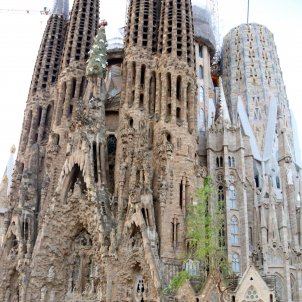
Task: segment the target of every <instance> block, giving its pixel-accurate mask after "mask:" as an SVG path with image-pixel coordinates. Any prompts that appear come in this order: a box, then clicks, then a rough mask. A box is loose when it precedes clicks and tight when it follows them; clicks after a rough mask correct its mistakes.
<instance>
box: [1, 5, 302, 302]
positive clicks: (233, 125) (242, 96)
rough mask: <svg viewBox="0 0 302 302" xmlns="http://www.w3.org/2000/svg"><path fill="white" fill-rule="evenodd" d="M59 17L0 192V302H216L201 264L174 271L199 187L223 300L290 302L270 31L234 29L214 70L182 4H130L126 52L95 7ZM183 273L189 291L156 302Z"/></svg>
mask: <svg viewBox="0 0 302 302" xmlns="http://www.w3.org/2000/svg"><path fill="white" fill-rule="evenodd" d="M68 17H69V11H68V1H67V0H66V1H65V0H62V1H59V0H57V1H55V4H54V8H53V10H52V13H51V16H50V18H49V21H48V24H47V27H46V31H45V34H44V36H43V40H42V43H41V47H40V50H39V54H38V58H37V63H36V66H35V70H34V75H33V80H32V83H31V87H30V92H29V97H28V102H27V106H26V109H25V117H24V124H23V131H22V135H21V140H20V148H19V152H18V158H17V163H16V166H15V170H14V173H13V177H12V186H11V192H10V195H9V197H8V198H7V197H6V195H7V191H6V189H7V184H6V182H5V180H4V182H3V184H2V186H1V187H0V188H1V192H0V199H1V200H0V201H1V202H2V204H3V205H4V204H5V207H6V208H8V209H7V210H5V213H2V212H3V211H2V208H1V213H0V219H2V220H0V236H2V235H3V245H2V246H1V249H0V255H1V262H0V280H1V282H0V300H1V301H5V302H15V301H19V302H30V301H40V302H56V301H106V302H113V301H116V302H117V301H128V302H130V301H131V302H132V301H135V302H142V301H149V302H155V301H190V302H191V301H196V302H198V301H213V302H216V301H220V300H219V291H218V290H217V286H216V285H215V283H213V275H211V274H209V275H208V274H205V272H204V271H201V270H202V269H204V267H205V265H203V263H199V262H198V261H195V260H194V259H193V260H194V261H193V260H192V259H189V260H186V262H185V263H184V261H183V257H184V255H185V254H186V252H187V249H188V248H190V240H189V239H188V238H186V216H187V210H188V206H189V205H190V204H191V203H194V202H195V201H196V200H195V195H196V194H195V192H196V190H197V189H198V188H199V187H201V186H202V185H203V183H204V179H205V177H206V176H210V177H211V178H212V180H213V183H214V184H215V186H216V189H217V197H218V201H219V202H221V204H223V209H224V214H225V215H224V219H225V220H224V224H222V225H221V233H220V237H219V243H220V248H221V249H223V251H225V253H226V254H227V255H228V260H229V263H230V269H231V271H232V274H233V275H232V276H233V279H234V280H235V281H234V282H233V283H232V284H231V285H232V286H230V287H228V288H227V290H226V291H224V294H225V297H226V296H227V299H228V301H240V302H242V301H255V299H256V300H257V301H270V302H275V301H279V302H285V301H291V302H296V301H301V300H302V293H301V290H300V289H299V284H300V283H301V282H302V272H301V268H300V264H299V263H300V262H301V241H302V237H301V236H302V235H301V234H302V229H301V227H302V215H301V190H302V185H301V180H300V178H301V168H300V166H299V163H300V161H299V158H298V153H297V152H296V151H295V141H294V135H293V131H292V127H291V125H292V121H291V113H290V111H289V107H288V100H287V97H286V93H285V88H284V84H283V80H282V74H281V69H280V65H279V60H278V58H277V54H276V48H275V45H274V41H273V37H272V34H271V33H270V32H269V31H268V29H266V28H265V27H264V26H260V25H257V24H248V25H241V26H239V27H237V28H235V29H233V30H231V31H230V33H229V34H228V35H227V36H226V38H225V40H224V45H223V50H222V61H221V62H219V61H218V60H217V58H219V56H215V38H214V35H213V30H212V28H211V22H210V18H211V17H210V15H209V13H208V12H207V10H204V9H201V8H198V7H193V8H192V6H191V1H190V0H173V1H171V0H130V1H129V6H128V19H127V24H126V27H125V36H124V45H123V46H121V45H120V44H119V43H115V42H116V41H115V42H113V43H112V44H110V43H109V45H108V43H107V40H106V33H105V28H106V25H107V22H106V21H105V20H103V21H101V23H100V24H98V22H99V20H98V18H99V1H98V0H75V1H74V4H73V8H72V11H71V14H70V17H69V19H68ZM215 59H216V60H215ZM214 202H217V200H214V198H212V199H211V200H209V207H210V209H211V208H212V209H213V208H214V206H213V205H214V204H213V203H214ZM1 207H2V206H1ZM2 214H4V215H2ZM184 270H186V271H187V272H188V273H189V274H191V275H192V276H193V277H194V278H193V279H191V280H190V281H188V282H186V283H185V284H184V285H183V286H182V287H181V288H180V289H179V290H177V291H175V292H172V293H170V295H169V296H163V295H162V290H163V289H164V288H165V287H167V286H168V284H169V282H170V281H171V279H172V278H173V277H174V276H177V275H178V273H179V272H181V271H184ZM204 275H207V276H208V279H207V280H205V281H204V283H203V284H202V286H201V284H200V283H198V282H200V279H201V276H204ZM221 286H222V288H225V287H224V286H225V285H224V284H222V285H221ZM200 287H201V288H202V289H201V290H199V289H198V288H200Z"/></svg>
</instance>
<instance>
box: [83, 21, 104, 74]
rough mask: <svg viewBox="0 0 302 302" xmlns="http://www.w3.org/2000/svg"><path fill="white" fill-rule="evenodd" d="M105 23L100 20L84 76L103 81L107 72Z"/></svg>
mask: <svg viewBox="0 0 302 302" xmlns="http://www.w3.org/2000/svg"><path fill="white" fill-rule="evenodd" d="M106 25H107V22H106V21H105V20H102V21H101V23H100V24H99V31H98V34H97V35H96V37H95V40H94V44H93V46H92V48H91V50H90V51H89V54H90V55H89V60H88V62H87V63H88V65H87V68H86V76H91V77H99V78H100V79H104V78H105V75H106V71H107V64H108V63H107V40H106V32H105V26H106Z"/></svg>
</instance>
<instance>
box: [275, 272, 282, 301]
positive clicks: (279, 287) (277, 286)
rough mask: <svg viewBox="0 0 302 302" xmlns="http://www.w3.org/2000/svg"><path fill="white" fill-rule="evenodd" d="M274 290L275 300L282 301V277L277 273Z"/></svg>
mask: <svg viewBox="0 0 302 302" xmlns="http://www.w3.org/2000/svg"><path fill="white" fill-rule="evenodd" d="M275 277H276V279H275V291H276V300H277V301H284V294H283V283H284V282H283V279H282V277H280V276H279V275H276V276H275Z"/></svg>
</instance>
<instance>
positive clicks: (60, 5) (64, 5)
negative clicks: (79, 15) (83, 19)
mask: <svg viewBox="0 0 302 302" xmlns="http://www.w3.org/2000/svg"><path fill="white" fill-rule="evenodd" d="M51 14H52V15H57V16H60V15H62V16H64V17H65V19H67V18H68V15H69V0H54V4H53V7H52V9H51Z"/></svg>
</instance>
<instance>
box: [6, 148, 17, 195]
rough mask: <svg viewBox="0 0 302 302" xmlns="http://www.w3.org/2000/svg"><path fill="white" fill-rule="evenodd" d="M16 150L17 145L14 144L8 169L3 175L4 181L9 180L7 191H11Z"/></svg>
mask: <svg viewBox="0 0 302 302" xmlns="http://www.w3.org/2000/svg"><path fill="white" fill-rule="evenodd" d="M15 152H16V147H15V145H13V146H12V147H11V148H10V155H9V159H8V162H7V165H6V169H5V172H4V175H3V181H4V182H6V181H7V193H9V189H10V186H11V183H12V175H13V169H14V164H15Z"/></svg>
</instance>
